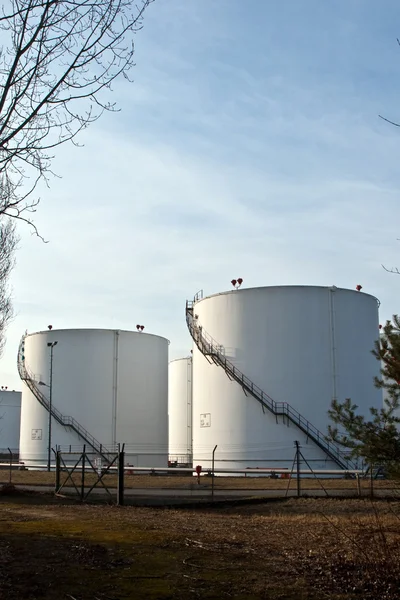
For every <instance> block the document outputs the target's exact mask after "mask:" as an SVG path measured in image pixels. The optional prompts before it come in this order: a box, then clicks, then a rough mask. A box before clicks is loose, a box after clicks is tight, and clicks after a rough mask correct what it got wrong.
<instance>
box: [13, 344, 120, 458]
mask: <svg viewBox="0 0 400 600" xmlns="http://www.w3.org/2000/svg"><path fill="white" fill-rule="evenodd" d="M24 339H25V336H23V337H22V339H21V343H20V346H19V349H18V358H17V366H18V373H19V376H20V378H21V380H22V381H24V382H25V383H26V384H27V386H28V387H29V389H30V390H31V392H32V393H33V395H34V396H35V398H36V399H37V400H38V401H39V403H40V404H41V405H42V406H43V407H44V408H45V409H46V410H47V411H48V412H50V413H51V416H52V417H54V419H55V420H56V421H57V422H58V423H60V425H62V426H63V427H71V429H73V430H74V431H75V432H76V433H77V434H78V435H79V437H81V438H82V439H83V440H84V441H85V442H86V443H87V444H89V446H91V447H92V448H93V450H95V452H97V453H98V454H100V455H101V456H102V458H104V459H105V460H107V461H108V460H109V459H110V457H109V456H107V454H105V453H104V452H103V445H102V444H101V443H100V442H99V441H98V440H97V439H96V438H95V437H94V436H93V435H92V434H91V433H89V431H88V430H87V429H85V428H84V427H83V426H82V425H81V424H80V423H79V422H78V421H77V420H76V419H75V418H74V417H71V416H66V415H63V414H62V413H61V412H60V411H59V410H58V409H57V408H56V407H55V406H54V405H53V404H52V405H51V410H50V402H49V401H48V399H47V398H46V396H45V394H43V392H42V391H41V390H40V389H39V382H37V381H36V375H34V374H33V373H32V371H30V369H29V368H28V367H27V365H26V362H25V359H23V358H22V352H21V347H22V344H23V341H24Z"/></svg>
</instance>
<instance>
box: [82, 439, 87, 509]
mask: <svg viewBox="0 0 400 600" xmlns="http://www.w3.org/2000/svg"><path fill="white" fill-rule="evenodd" d="M85 458H86V444H85V445H84V446H83V452H82V479H81V500H82V502H83V500H84V498H85Z"/></svg>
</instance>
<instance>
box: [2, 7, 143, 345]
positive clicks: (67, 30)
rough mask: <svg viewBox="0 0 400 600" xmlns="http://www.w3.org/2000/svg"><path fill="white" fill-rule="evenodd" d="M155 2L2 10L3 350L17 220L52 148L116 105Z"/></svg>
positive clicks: (43, 176) (30, 202)
mask: <svg viewBox="0 0 400 600" xmlns="http://www.w3.org/2000/svg"><path fill="white" fill-rule="evenodd" d="M153 1H154V0H137V2H136V3H135V2H134V1H132V0H7V1H6V3H5V5H3V7H0V35H1V42H2V46H1V47H0V354H1V351H2V348H3V345H4V332H5V329H6V326H7V324H8V323H9V321H10V319H11V318H12V304H11V297H10V294H9V292H8V279H9V275H10V272H11V270H12V267H13V257H14V252H15V248H16V244H17V238H16V234H15V223H16V222H18V221H22V222H24V223H27V224H29V225H30V227H31V228H32V231H33V233H34V234H36V235H38V236H39V237H40V238H41V239H42V240H43V241H45V240H44V239H43V238H42V237H41V236H40V234H39V232H38V230H37V228H36V226H35V224H34V222H33V220H32V217H33V216H34V213H35V212H36V209H37V206H38V203H39V199H38V198H35V196H34V194H35V190H36V186H37V184H38V182H39V181H40V180H44V181H45V182H46V184H48V181H49V178H50V177H51V176H53V175H54V173H53V172H52V170H51V164H52V160H53V158H54V155H53V151H54V149H55V148H56V147H57V146H59V145H61V144H65V143H66V142H68V141H71V142H72V143H75V144H76V137H77V135H78V134H79V133H80V132H81V131H82V130H83V129H85V128H86V127H87V126H88V125H90V123H93V122H94V121H96V120H97V119H98V118H99V117H100V116H101V115H102V114H103V112H104V111H115V110H117V109H116V106H115V104H114V103H111V102H110V101H109V100H108V99H107V96H108V95H109V92H110V91H111V84H112V83H113V81H115V79H116V78H117V77H119V76H121V75H122V76H124V77H126V78H128V79H129V77H128V74H129V71H130V70H131V69H132V67H133V66H134V62H133V55H134V44H133V38H134V35H135V34H136V33H137V32H138V31H139V30H140V29H141V28H142V25H143V15H144V12H145V10H146V8H147V7H148V6H149V5H150V4H151V3H152V2H153Z"/></svg>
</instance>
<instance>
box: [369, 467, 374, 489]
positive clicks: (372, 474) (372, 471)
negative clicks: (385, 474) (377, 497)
mask: <svg viewBox="0 0 400 600" xmlns="http://www.w3.org/2000/svg"><path fill="white" fill-rule="evenodd" d="M370 468H371V489H370V495H371V498H373V497H374V465H373V464H372V463H371V467H370Z"/></svg>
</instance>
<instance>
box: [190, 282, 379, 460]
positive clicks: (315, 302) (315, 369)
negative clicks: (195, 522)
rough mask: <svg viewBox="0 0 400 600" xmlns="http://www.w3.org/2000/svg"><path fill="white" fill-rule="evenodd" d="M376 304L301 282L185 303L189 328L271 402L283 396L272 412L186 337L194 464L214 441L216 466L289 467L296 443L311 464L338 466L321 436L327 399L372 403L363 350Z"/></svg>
mask: <svg viewBox="0 0 400 600" xmlns="http://www.w3.org/2000/svg"><path fill="white" fill-rule="evenodd" d="M378 305H379V303H378V301H377V299H376V298H375V297H373V296H370V295H367V294H364V293H360V292H356V291H352V290H346V289H339V288H336V287H329V288H328V287H307V286H285V287H263V288H253V289H240V290H234V291H232V292H226V293H221V294H217V295H214V296H210V297H207V298H204V299H197V300H195V302H194V306H193V308H191V305H190V303H189V311H188V312H187V316H188V319H189V324H190V322H191V323H192V324H193V326H194V330H195V336H200V337H201V339H202V340H203V342H204V340H206V339H207V340H208V341H209V342H210V343H212V344H213V347H214V348H216V347H217V348H218V353H219V355H220V356H221V355H222V356H225V357H226V359H227V360H228V364H232V365H233V366H235V368H236V369H239V371H240V372H241V373H243V374H244V375H245V376H247V378H249V380H250V381H251V382H252V383H253V384H255V385H256V386H258V387H259V388H261V390H263V392H265V393H266V394H268V395H269V397H270V398H272V399H273V401H275V402H276V403H288V405H286V404H283V405H279V404H276V405H274V406H275V413H276V414H273V413H272V412H270V411H269V410H267V409H265V408H264V409H263V406H262V405H261V404H260V402H258V401H257V400H256V399H255V398H254V397H253V396H252V395H251V393H249V391H248V390H247V391H245V390H243V388H242V386H241V385H240V384H239V383H238V382H237V380H235V379H234V378H232V377H228V376H227V374H226V372H225V369H224V367H223V366H221V364H215V362H213V360H212V357H211V356H205V355H204V352H201V351H200V350H199V348H198V344H196V343H195V344H194V346H193V461H194V464H201V465H203V467H208V466H210V464H211V454H212V450H213V448H214V446H215V445H218V448H217V451H216V454H215V461H216V462H215V465H216V467H218V468H224V467H225V468H235V469H238V468H249V467H264V468H267V467H272V468H274V467H275V468H278V467H282V468H283V467H285V468H290V467H291V465H292V461H293V457H294V452H295V451H294V442H295V441H299V442H300V444H301V446H302V452H303V455H304V457H305V458H306V459H307V460H308V462H309V464H310V466H311V467H313V468H338V462H337V461H335V458H332V453H331V454H329V453H328V454H327V452H326V451H325V450H326V442H325V440H324V435H326V433H327V426H328V423H329V418H328V415H327V411H328V408H329V407H330V403H331V400H332V398H337V399H338V400H339V401H343V400H345V399H346V398H348V397H350V398H351V399H352V400H353V401H354V402H355V403H356V404H357V405H358V406H359V407H360V412H361V413H363V414H368V413H369V411H368V408H369V407H370V406H376V407H380V406H381V404H382V393H381V391H380V390H378V389H376V388H375V387H374V381H373V378H374V376H375V375H378V374H379V362H378V361H377V360H376V359H375V358H374V356H373V355H372V353H371V350H372V349H373V347H374V342H375V340H377V339H378V337H379V325H378ZM192 332H193V330H192ZM210 336H211V337H210ZM211 338H212V339H213V340H211ZM217 362H218V361H217ZM266 401H267V402H269V401H270V400H269V399H268V398H267V399H266ZM290 407H293V409H294V410H293V411H292V413H291V415H292V419H288V418H287V413H288V412H289V411H290V410H291V408H290ZM282 412H283V413H284V412H286V416H284V415H283V414H282ZM296 419H299V420H301V423H302V425H303V427H302V429H299V427H297V426H296V425H295V424H294V423H293V420H296ZM305 430H306V431H308V432H309V434H310V435H308V434H306V433H305V432H304V431H305ZM315 441H317V442H318V441H321V443H315ZM321 445H322V446H323V447H322V448H321ZM333 454H334V456H336V455H335V452H333Z"/></svg>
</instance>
